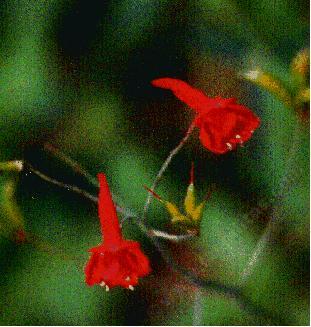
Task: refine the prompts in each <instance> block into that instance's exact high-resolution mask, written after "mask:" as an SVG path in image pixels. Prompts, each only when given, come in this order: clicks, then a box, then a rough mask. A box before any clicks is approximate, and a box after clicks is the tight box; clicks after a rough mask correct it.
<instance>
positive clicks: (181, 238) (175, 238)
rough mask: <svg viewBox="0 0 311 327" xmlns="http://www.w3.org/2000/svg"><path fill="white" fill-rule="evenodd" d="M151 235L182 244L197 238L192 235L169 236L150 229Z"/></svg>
mask: <svg viewBox="0 0 311 327" xmlns="http://www.w3.org/2000/svg"><path fill="white" fill-rule="evenodd" d="M149 235H150V236H156V237H160V238H164V239H166V240H169V241H173V242H182V241H185V240H189V239H191V238H193V237H194V236H195V235H190V234H186V235H175V234H169V233H166V232H163V231H160V230H157V229H149Z"/></svg>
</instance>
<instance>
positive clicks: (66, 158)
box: [44, 143, 99, 187]
mask: <svg viewBox="0 0 311 327" xmlns="http://www.w3.org/2000/svg"><path fill="white" fill-rule="evenodd" d="M44 149H45V150H47V151H48V152H50V153H51V154H52V155H54V157H56V158H58V159H60V160H62V161H63V162H65V163H66V164H67V165H68V166H69V167H71V168H72V170H73V171H75V172H76V173H78V174H80V175H82V176H84V177H85V178H86V179H87V180H88V181H89V182H90V184H91V185H93V186H96V187H98V186H99V184H98V181H97V179H96V178H95V177H93V176H92V175H91V174H90V173H89V172H88V171H86V170H85V169H84V168H83V167H81V166H80V164H79V163H78V162H77V161H75V160H73V159H72V158H70V157H69V156H67V155H66V154H65V153H63V152H62V151H61V150H59V149H57V148H56V147H55V146H54V145H52V144H50V143H45V144H44Z"/></svg>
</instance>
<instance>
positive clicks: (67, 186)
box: [25, 163, 98, 203]
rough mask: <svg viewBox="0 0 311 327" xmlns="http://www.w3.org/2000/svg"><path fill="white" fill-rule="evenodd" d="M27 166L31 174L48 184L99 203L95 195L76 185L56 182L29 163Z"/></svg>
mask: <svg viewBox="0 0 311 327" xmlns="http://www.w3.org/2000/svg"><path fill="white" fill-rule="evenodd" d="M25 164H26V163H25ZM26 165H27V167H28V169H29V171H30V172H32V173H34V174H35V175H37V176H38V177H40V178H41V179H43V180H45V181H47V182H49V183H51V184H54V185H57V186H59V187H62V188H65V189H67V190H68V191H72V192H74V193H77V194H80V195H82V196H84V197H85V198H87V199H89V200H91V201H92V202H94V203H97V201H98V198H97V196H94V195H92V194H90V193H88V192H86V191H84V190H82V189H80V188H79V187H77V186H75V185H70V184H66V183H63V182H60V181H58V180H56V179H54V178H51V177H49V176H47V175H45V174H43V173H42V172H40V171H39V170H37V169H35V168H33V167H32V165H30V164H29V163H27V164H26Z"/></svg>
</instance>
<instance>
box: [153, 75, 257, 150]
mask: <svg viewBox="0 0 311 327" xmlns="http://www.w3.org/2000/svg"><path fill="white" fill-rule="evenodd" d="M151 83H152V85H153V86H156V87H161V88H164V89H169V90H171V91H172V92H173V93H174V94H175V96H176V97H177V98H178V99H180V100H181V101H183V102H185V103H186V104H187V105H188V106H189V107H190V108H191V109H193V110H194V111H195V113H196V117H195V120H194V123H195V125H196V127H198V128H199V129H200V140H201V143H202V144H203V146H204V147H206V148H207V149H208V150H210V151H212V152H213V153H216V154H223V153H226V152H228V151H231V150H234V149H235V148H236V147H237V145H238V144H240V145H242V144H243V143H244V142H246V141H247V140H249V139H250V138H251V136H252V134H253V132H254V130H255V129H256V128H257V127H258V126H259V125H260V119H259V118H258V117H257V116H256V115H255V114H254V113H253V112H252V111H251V110H249V109H248V108H247V107H245V106H243V105H240V104H238V103H237V102H236V100H235V99H234V98H229V99H224V98H221V97H216V98H209V97H208V96H206V95H205V94H204V93H203V92H201V91H200V90H197V89H195V88H193V87H191V86H190V85H188V84H187V83H185V82H183V81H181V80H178V79H174V78H159V79H155V80H153V81H152V82H151Z"/></svg>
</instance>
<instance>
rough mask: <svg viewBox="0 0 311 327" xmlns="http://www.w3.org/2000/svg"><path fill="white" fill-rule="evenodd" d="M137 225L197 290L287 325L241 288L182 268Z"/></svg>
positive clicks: (156, 241)
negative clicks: (229, 300) (233, 301)
mask: <svg viewBox="0 0 311 327" xmlns="http://www.w3.org/2000/svg"><path fill="white" fill-rule="evenodd" d="M135 223H136V224H137V226H138V227H139V228H140V230H141V231H142V232H143V233H144V234H145V235H146V236H148V237H149V239H150V241H151V242H152V244H153V245H154V246H155V248H156V249H157V250H158V251H159V253H160V254H161V257H162V258H163V260H164V261H165V262H166V264H167V265H168V267H170V268H171V269H172V270H173V271H175V272H177V273H179V274H180V275H181V276H183V278H185V279H186V280H187V282H188V283H189V284H191V285H193V286H195V287H197V288H200V289H202V290H204V291H207V292H208V294H209V293H210V291H214V292H216V293H218V294H222V295H225V296H227V297H228V298H230V299H234V300H236V301H237V303H238V304H239V306H240V307H241V309H243V310H245V311H247V312H248V313H249V314H251V315H255V316H257V317H264V318H265V319H267V320H269V321H274V322H276V321H277V322H278V324H281V325H284V324H285V325H286V324H287V322H285V321H284V319H283V318H282V317H277V316H276V315H275V313H271V312H269V311H268V310H266V309H265V308H262V307H260V306H259V305H258V304H257V303H254V302H253V301H252V300H251V299H250V298H249V297H248V296H246V295H245V294H244V293H243V292H242V291H241V289H240V288H238V287H234V286H230V285H225V284H222V283H221V282H218V281H214V280H205V279H203V278H201V277H199V276H197V275H196V274H195V273H193V272H192V271H190V270H188V269H186V268H185V267H183V266H180V265H179V264H178V263H177V262H176V261H175V260H174V259H173V258H172V257H171V255H170V254H169V253H168V251H167V250H166V249H165V248H163V246H162V244H161V243H160V241H159V239H158V238H156V237H150V235H149V229H148V228H147V227H146V226H145V225H144V223H143V222H142V221H139V220H135Z"/></svg>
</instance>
